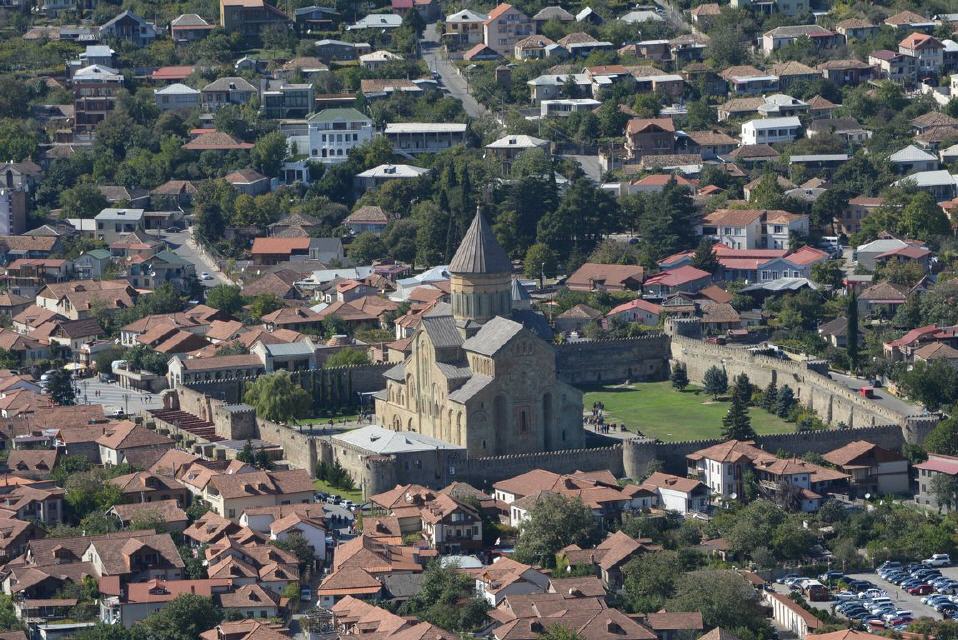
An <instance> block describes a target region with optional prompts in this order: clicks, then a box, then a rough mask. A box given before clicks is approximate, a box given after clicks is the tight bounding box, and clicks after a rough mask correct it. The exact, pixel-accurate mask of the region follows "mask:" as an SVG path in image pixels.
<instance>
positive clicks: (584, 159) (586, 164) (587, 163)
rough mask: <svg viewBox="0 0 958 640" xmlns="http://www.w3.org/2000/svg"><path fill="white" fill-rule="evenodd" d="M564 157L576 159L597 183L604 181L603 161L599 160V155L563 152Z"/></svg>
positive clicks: (586, 173)
mask: <svg viewBox="0 0 958 640" xmlns="http://www.w3.org/2000/svg"><path fill="white" fill-rule="evenodd" d="M562 157H563V158H568V159H569V160H575V161H576V162H578V163H579V166H581V167H582V170H583V171H585V175H587V176H589V178H590V179H591V180H592V181H593V182H596V183H601V182H602V163H601V162H599V156H580V155H573V154H563V156H562Z"/></svg>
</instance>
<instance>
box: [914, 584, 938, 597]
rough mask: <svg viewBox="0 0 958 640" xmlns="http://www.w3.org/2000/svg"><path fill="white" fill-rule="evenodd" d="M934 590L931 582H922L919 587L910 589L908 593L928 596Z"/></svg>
mask: <svg viewBox="0 0 958 640" xmlns="http://www.w3.org/2000/svg"><path fill="white" fill-rule="evenodd" d="M932 591H934V589H933V588H932V586H931V585H930V584H920V585H918V586H917V587H912V588H911V589H908V593H909V594H911V595H913V596H927V595H928V594H929V593H931V592H932Z"/></svg>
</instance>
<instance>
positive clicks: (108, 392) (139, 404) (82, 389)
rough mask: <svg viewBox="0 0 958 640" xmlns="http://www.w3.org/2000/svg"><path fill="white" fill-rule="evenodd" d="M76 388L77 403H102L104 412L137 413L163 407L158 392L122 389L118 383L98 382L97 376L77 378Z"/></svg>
mask: <svg viewBox="0 0 958 640" xmlns="http://www.w3.org/2000/svg"><path fill="white" fill-rule="evenodd" d="M77 389H78V392H77V404H102V405H103V410H104V412H106V413H109V412H110V411H112V410H114V409H123V411H124V413H139V412H141V411H145V410H147V409H161V408H162V407H163V402H162V400H161V399H160V394H157V393H153V394H147V393H144V392H142V391H136V390H135V389H124V388H123V387H121V386H119V385H118V384H114V383H111V382H100V381H99V380H98V379H97V378H86V379H83V380H78V381H77Z"/></svg>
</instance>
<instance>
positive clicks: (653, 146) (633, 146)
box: [625, 118, 675, 159]
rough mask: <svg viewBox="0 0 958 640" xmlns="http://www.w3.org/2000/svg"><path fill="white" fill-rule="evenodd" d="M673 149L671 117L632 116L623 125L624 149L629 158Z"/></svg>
mask: <svg viewBox="0 0 958 640" xmlns="http://www.w3.org/2000/svg"><path fill="white" fill-rule="evenodd" d="M674 150H675V123H674V122H673V121H672V118H633V119H632V120H629V122H628V124H626V126H625V151H626V154H627V155H628V157H629V158H630V159H638V158H641V157H642V156H646V155H663V154H670V153H673V152H674Z"/></svg>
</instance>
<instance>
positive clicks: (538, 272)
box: [523, 243, 559, 278]
mask: <svg viewBox="0 0 958 640" xmlns="http://www.w3.org/2000/svg"><path fill="white" fill-rule="evenodd" d="M558 266H559V264H558V259H557V258H556V254H555V251H553V250H552V249H550V248H549V245H547V244H542V243H537V244H534V245H532V246H531V247H529V250H528V251H526V257H525V260H524V262H523V270H524V271H525V274H526V276H527V277H529V278H540V277H543V276H544V277H546V278H552V277H555V275H556V271H557V269H558Z"/></svg>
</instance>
